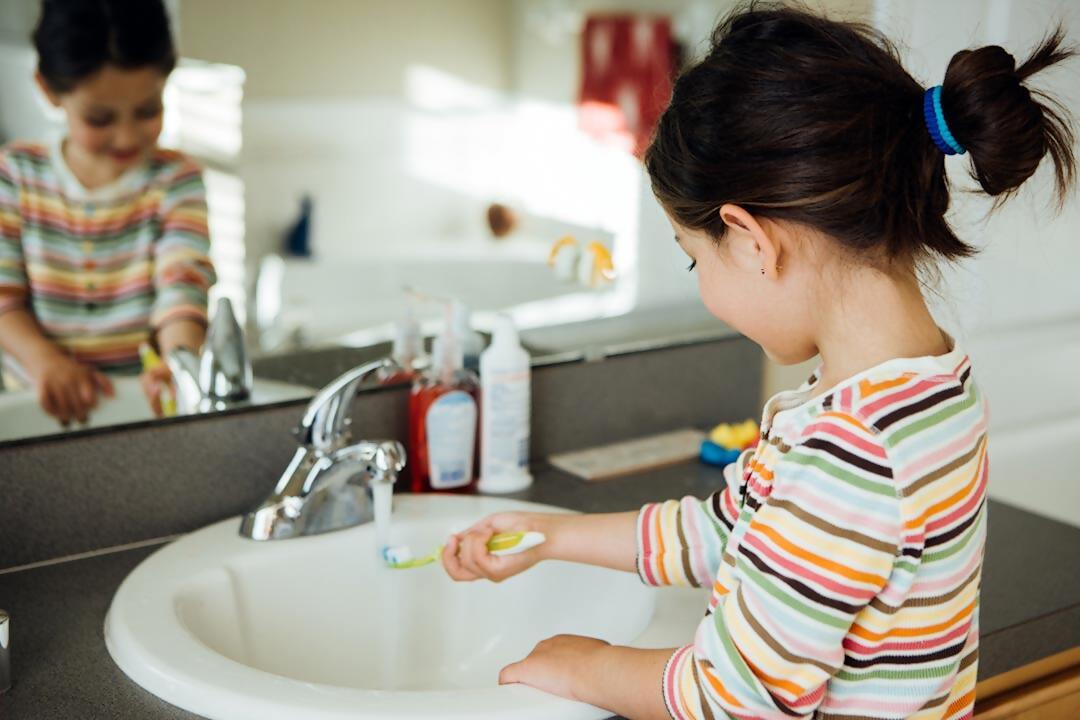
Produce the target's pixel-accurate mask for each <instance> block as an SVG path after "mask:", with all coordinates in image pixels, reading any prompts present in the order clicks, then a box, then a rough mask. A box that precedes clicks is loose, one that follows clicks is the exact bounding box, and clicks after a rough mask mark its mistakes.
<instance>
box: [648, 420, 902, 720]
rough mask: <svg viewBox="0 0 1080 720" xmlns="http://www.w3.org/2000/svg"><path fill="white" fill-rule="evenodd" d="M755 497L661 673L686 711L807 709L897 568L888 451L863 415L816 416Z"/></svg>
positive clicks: (897, 520) (787, 712)
mask: <svg viewBox="0 0 1080 720" xmlns="http://www.w3.org/2000/svg"><path fill="white" fill-rule="evenodd" d="M758 503H759V500H758V499H757V498H754V497H750V498H748V499H747V501H746V503H745V504H746V508H744V513H745V512H752V518H749V522H748V523H746V532H745V534H742V535H741V537H739V538H738V540H737V541H736V542H737V547H734V548H733V547H730V546H729V547H728V548H727V552H726V553H725V556H724V559H723V563H724V565H723V567H722V568H721V571H720V578H719V580H722V581H723V584H724V585H726V586H727V587H726V588H725V589H724V594H723V595H722V596H721V597H720V598H719V602H718V603H717V605H716V607H715V610H714V611H713V612H711V613H709V614H708V615H707V616H706V617H705V619H704V620H703V621H702V622H701V624H700V625H699V626H698V630H697V633H696V635H695V638H694V642H693V644H692V645H688V646H686V647H683V648H680V649H679V650H678V651H676V652H675V654H674V655H672V657H671V659H670V660H669V662H668V665H667V667H666V669H665V671H664V681H663V687H664V695H665V700H666V702H667V705H668V709H669V711H670V712H671V714H672V716H673V717H674V718H676V719H677V720H682V719H683V718H695V719H696V718H712V717H727V716H728V715H730V716H732V717H736V718H784V719H785V720H788V719H789V718H792V717H803V718H809V717H810V716H811V715H812V714H813V713H814V712H815V710H816V709H817V707H818V706H819V705H820V704H821V702H822V700H823V698H824V697H825V690H826V686H827V684H828V682H829V680H830V678H832V677H833V675H835V674H836V673H837V672H838V671H839V669H840V668H841V666H842V665H843V663H844V658H845V637H846V636H847V635H848V634H849V633H850V632H855V631H857V630H858V627H857V626H858V625H859V623H860V617H861V614H862V613H863V612H864V610H865V609H866V608H867V607H868V605H869V604H870V602H871V600H872V599H873V598H874V597H875V596H876V595H877V594H878V593H879V592H880V591H881V590H882V588H884V587H885V585H886V583H887V582H888V578H889V575H890V573H891V572H892V568H893V563H894V561H895V559H896V557H897V553H898V547H899V542H900V533H901V514H900V500H899V499H898V496H897V494H896V490H895V487H894V484H893V477H892V469H891V465H890V462H889V460H888V457H887V454H886V452H885V449H884V448H883V446H882V445H881V443H880V441H879V440H878V438H877V436H876V434H875V433H873V432H872V431H871V430H869V429H868V428H866V427H865V426H864V425H863V424H862V423H860V422H859V421H858V420H857V419H855V418H854V417H852V416H850V415H847V414H842V413H837V412H825V413H822V414H821V415H820V416H818V417H817V418H816V419H815V422H814V423H813V424H811V425H810V426H809V427H808V428H807V429H806V431H805V433H804V434H803V435H802V441H801V442H800V443H799V444H797V445H796V446H795V447H792V448H791V449H790V450H788V451H787V452H786V453H784V454H783V455H782V456H781V457H779V458H778V460H777V462H776V464H775V466H774V471H773V478H772V484H771V490H770V491H769V492H767V493H764V497H762V498H761V499H760V504H758ZM755 506H756V509H755ZM732 544H735V543H732ZM871 630H872V628H871V629H870V630H867V631H868V632H869V631H871Z"/></svg>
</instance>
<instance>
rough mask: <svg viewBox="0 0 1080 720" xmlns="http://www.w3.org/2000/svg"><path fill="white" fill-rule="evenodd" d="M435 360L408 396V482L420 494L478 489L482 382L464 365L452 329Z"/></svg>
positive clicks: (437, 344)
mask: <svg viewBox="0 0 1080 720" xmlns="http://www.w3.org/2000/svg"><path fill="white" fill-rule="evenodd" d="M433 359H434V366H433V367H432V369H431V370H430V371H428V372H425V373H423V374H421V375H420V376H419V377H418V378H417V379H416V381H415V382H414V383H413V389H412V394H411V396H410V398H409V451H408V452H409V463H408V465H409V468H410V470H409V472H410V480H411V482H410V487H411V489H412V491H413V492H418V493H419V492H457V493H465V492H475V490H476V482H477V479H478V477H479V468H478V464H479V463H478V462H477V458H478V452H477V451H478V445H479V444H478V438H477V432H476V430H477V427H478V425H479V410H480V381H479V379H478V378H477V376H476V374H475V373H473V372H472V371H470V370H466V369H465V367H464V355H463V353H462V349H461V344H460V343H459V341H458V338H457V337H456V336H455V335H454V334H453V331H452V330H451V329H450V328H448V329H447V330H446V331H445V332H444V334H443V336H442V337H440V338H438V339H437V340H436V341H435V350H434V352H433Z"/></svg>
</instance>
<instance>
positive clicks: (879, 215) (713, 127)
mask: <svg viewBox="0 0 1080 720" xmlns="http://www.w3.org/2000/svg"><path fill="white" fill-rule="evenodd" d="M1062 42H1063V34H1062V31H1061V29H1060V28H1058V29H1057V30H1055V31H1054V32H1052V33H1051V34H1050V35H1049V36H1048V37H1047V38H1046V39H1045V40H1043V42H1042V43H1041V44H1040V45H1039V47H1038V48H1037V49H1036V50H1035V51H1034V52H1033V53H1032V54H1031V56H1030V57H1029V58H1028V59H1027V60H1025V61H1024V62H1023V63H1022V64H1021V65H1020V66H1019V67H1017V66H1016V61H1015V60H1014V59H1013V57H1012V55H1010V54H1009V53H1008V52H1007V51H1006V50H1005V49H1004V48H1001V47H998V46H989V47H982V48H978V49H976V50H964V51H961V52H958V53H957V54H956V55H954V56H953V58H952V60H951V61H950V62H949V67H948V70H947V71H946V73H945V80H944V82H943V83H942V90H941V104H942V109H943V113H944V116H945V118H946V121H947V123H948V126H949V129H950V130H951V131H952V134H953V136H954V137H955V138H956V140H957V141H958V142H959V143H960V144H961V145H963V146H964V147H965V148H967V150H968V154H969V155H970V157H971V174H972V176H973V177H974V178H975V179H976V180H977V181H978V183H979V185H980V186H981V187H982V189H983V190H984V191H986V192H987V193H989V194H990V195H994V196H998V198H999V199H1000V200H1004V199H1005V198H1007V197H1008V196H1009V195H1010V194H1011V193H1013V192H1014V191H1015V190H1016V189H1017V188H1018V187H1019V186H1020V185H1021V184H1022V183H1023V182H1024V181H1025V180H1027V179H1028V178H1029V177H1031V175H1032V174H1033V173H1034V172H1035V169H1036V168H1037V167H1038V166H1039V163H1040V161H1041V160H1042V159H1043V157H1044V156H1045V155H1049V156H1050V158H1051V160H1052V161H1053V164H1054V173H1055V180H1056V187H1057V197H1058V202H1059V205H1060V204H1061V203H1062V202H1064V198H1065V196H1066V194H1067V192H1068V190H1069V188H1070V186H1071V185H1072V182H1073V179H1074V165H1075V160H1074V157H1073V133H1072V128H1071V126H1070V124H1069V118H1068V114H1067V112H1066V111H1065V110H1064V109H1063V108H1062V106H1061V105H1060V104H1059V103H1058V102H1056V101H1055V100H1054V99H1053V98H1050V97H1048V96H1046V95H1045V94H1043V93H1040V92H1039V91H1037V90H1032V89H1029V88H1028V87H1027V86H1026V85H1025V84H1024V81H1026V80H1027V79H1028V78H1029V77H1031V76H1032V75H1033V74H1035V73H1036V72H1038V71H1039V70H1042V69H1044V68H1046V67H1049V66H1051V65H1053V64H1055V63H1057V62H1059V61H1061V60H1064V59H1065V58H1067V57H1069V56H1071V55H1073V54H1074V50H1073V49H1072V48H1065V47H1063V45H1062ZM924 90H925V88H923V87H922V85H920V84H919V83H918V82H916V81H915V79H914V78H912V77H911V75H910V74H908V72H907V71H906V70H905V69H904V68H903V66H902V65H901V63H900V59H899V54H898V52H897V50H896V48H895V47H894V46H893V45H892V44H891V43H890V42H889V41H888V40H887V39H886V38H885V37H883V36H882V35H881V34H880V33H878V32H877V31H875V30H873V29H872V28H869V27H867V26H865V25H859V24H855V23H846V22H837V21H833V20H828V19H825V18H823V17H819V16H817V15H813V14H811V13H809V12H805V11H803V10H799V9H794V8H791V7H787V6H782V5H781V6H776V5H770V6H762V5H761V4H753V5H751V6H749V7H747V8H744V9H741V10H738V11H736V12H735V13H733V14H732V15H730V16H729V17H728V18H727V19H726V20H724V21H722V22H721V23H720V25H719V26H718V27H717V28H716V30H715V32H714V34H713V38H712V47H711V49H710V51H709V53H708V55H707V57H705V59H704V60H702V61H701V62H699V63H697V64H696V65H694V66H692V67H690V68H689V69H688V70H686V71H685V72H684V73H683V74H682V75H681V76H680V77H679V79H678V80H677V81H676V83H675V88H674V92H673V93H672V99H671V104H670V106H669V107H668V108H667V110H666V111H665V112H664V114H663V116H662V117H661V119H660V122H659V125H658V127H657V130H656V134H655V136H654V138H653V142H652V144H651V146H650V147H649V149H648V151H647V152H646V154H645V166H646V168H647V170H648V172H649V175H650V177H651V179H652V187H653V192H654V193H655V194H656V196H657V198H658V199H659V201H660V203H661V205H662V206H663V207H664V209H665V210H666V211H667V212H668V213H669V214H670V215H671V216H672V218H673V219H674V220H675V221H676V222H678V223H679V224H680V225H682V226H684V227H688V228H692V229H696V230H704V231H706V232H707V233H708V234H709V235H711V236H712V237H714V238H717V239H719V238H720V237H722V236H723V234H724V228H725V226H724V223H723V221H722V219H721V218H720V216H719V212H718V210H719V209H720V206H721V205H723V204H724V203H735V204H738V205H741V206H743V207H745V208H746V209H747V210H748V211H750V212H752V213H754V214H756V215H759V216H762V217H766V218H771V219H775V220H787V221H794V222H798V223H802V224H804V225H807V226H809V227H812V228H815V229H817V230H819V231H821V232H824V233H825V234H827V235H829V236H831V237H833V238H835V239H836V240H837V241H839V242H840V243H842V244H843V245H844V246H846V247H848V248H851V249H853V250H856V251H860V253H861V254H862V255H863V256H865V257H868V258H869V257H873V258H877V259H879V260H885V261H889V262H891V261H895V260H901V261H908V260H910V261H919V260H922V259H925V258H927V257H928V256H932V255H937V256H940V257H942V258H945V259H949V260H952V259H957V258H962V257H966V256H969V255H972V254H973V253H974V252H975V250H974V248H973V247H972V246H970V245H968V244H967V243H965V242H964V241H962V240H961V239H960V238H958V237H957V236H956V234H955V233H954V232H953V231H952V229H951V228H950V227H949V224H948V222H946V220H945V212H946V210H947V209H948V207H949V183H948V179H947V178H946V176H945V156H944V155H943V154H942V152H941V151H940V150H939V149H938V148H937V146H935V145H934V143H933V140H932V139H931V138H930V134H929V133H928V132H927V129H926V125H925V123H924V120H923V113H922V108H923V92H924Z"/></svg>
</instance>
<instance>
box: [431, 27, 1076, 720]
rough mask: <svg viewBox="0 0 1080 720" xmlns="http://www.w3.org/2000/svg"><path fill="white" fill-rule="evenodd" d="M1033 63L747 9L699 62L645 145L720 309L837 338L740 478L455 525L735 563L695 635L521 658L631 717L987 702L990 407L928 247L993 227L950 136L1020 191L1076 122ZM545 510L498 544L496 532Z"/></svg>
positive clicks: (681, 581) (628, 556) (509, 562)
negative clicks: (1044, 87) (965, 183)
mask: <svg viewBox="0 0 1080 720" xmlns="http://www.w3.org/2000/svg"><path fill="white" fill-rule="evenodd" d="M1060 42H1061V37H1060V32H1058V33H1055V34H1054V35H1053V36H1052V37H1051V38H1050V39H1048V40H1047V41H1045V42H1044V43H1043V44H1042V45H1041V46H1040V47H1039V48H1038V49H1037V50H1036V51H1035V52H1034V54H1033V55H1032V56H1031V57H1030V58H1029V59H1028V60H1027V61H1025V62H1024V63H1022V64H1021V65H1020V66H1019V67H1017V66H1016V64H1015V62H1014V60H1013V58H1012V56H1010V55H1009V54H1008V53H1007V52H1006V51H1005V50H1004V49H1002V48H1000V47H984V48H980V49H977V50H973V51H963V52H960V53H957V54H956V55H955V56H954V57H953V58H952V60H951V62H950V63H949V67H948V69H947V71H946V73H945V80H944V83H943V85H942V86H941V87H940V88H933V89H930V90H924V89H923V88H922V87H921V86H920V85H919V84H918V83H917V82H916V81H915V80H914V79H913V78H912V77H911V76H910V75H909V74H908V73H907V72H905V70H904V69H903V68H902V67H901V65H900V63H899V61H898V59H897V53H896V51H895V50H894V49H893V48H892V46H891V45H889V43H888V42H887V41H885V40H884V39H883V38H881V37H879V36H878V35H876V34H875V33H874V32H873V31H871V30H870V29H868V28H865V27H861V26H856V25H851V24H843V23H838V22H832V21H828V20H825V19H822V18H819V17H815V16H813V15H810V14H806V13H804V12H800V11H796V10H790V9H783V8H781V9H766V10H760V9H759V10H754V9H752V10H748V11H742V12H738V13H736V14H735V15H733V16H732V17H730V18H729V19H728V20H727V21H725V22H724V23H722V24H721V26H720V27H719V28H718V29H717V30H716V32H715V35H714V38H713V45H712V48H711V52H710V53H709V55H708V57H706V58H705V59H704V60H703V61H702V62H700V63H699V64H697V65H696V66H695V67H693V68H691V69H690V70H688V71H687V72H686V73H685V74H683V76H682V77H681V78H680V79H679V80H678V82H677V84H676V86H675V89H674V94H673V97H672V100H671V105H670V107H669V108H668V109H667V111H666V112H665V113H664V116H663V117H662V119H661V120H660V124H659V127H658V129H657V132H656V136H655V139H654V140H653V144H652V147H651V148H650V149H649V151H648V153H647V155H646V158H645V164H646V167H647V169H648V172H649V174H650V176H651V179H652V186H653V190H654V192H655V194H656V196H657V198H658V199H659V201H660V203H661V205H662V206H663V208H664V210H665V211H666V213H667V215H668V216H669V219H670V220H671V224H672V227H673V228H674V229H675V238H676V241H677V242H678V243H679V244H680V246H681V247H682V249H683V250H684V251H685V252H686V254H687V255H689V257H690V258H691V261H692V262H691V268H694V267H696V269H697V272H698V273H699V277H698V280H699V286H700V291H701V297H702V299H703V301H704V302H705V305H706V306H707V307H708V308H709V310H710V311H712V312H713V313H714V314H715V315H716V316H717V317H719V318H721V319H722V320H724V321H725V322H727V323H728V324H730V325H731V326H733V327H735V328H737V329H739V330H740V331H741V332H743V333H744V334H745V335H746V336H747V337H749V338H751V339H753V340H754V341H755V342H757V343H759V344H760V345H761V346H762V347H763V348H764V350H765V352H766V353H767V354H768V355H769V356H770V357H772V358H773V359H775V360H777V361H778V362H781V363H796V362H801V361H804V360H806V359H808V358H810V357H813V356H814V355H815V354H820V355H821V358H822V361H823V362H822V365H821V367H820V368H819V370H818V371H817V372H816V373H815V374H814V376H813V377H811V378H810V380H809V381H808V382H807V383H806V384H805V385H804V386H803V387H801V388H799V389H798V390H795V391H789V392H782V393H780V394H778V395H777V396H775V397H774V398H772V399H771V400H770V401H769V402H768V403H767V404H766V406H765V409H764V413H763V418H762V423H761V441H760V442H759V443H758V446H757V447H756V448H755V449H753V450H748V451H746V452H745V453H743V455H742V457H741V458H740V459H739V461H738V462H737V463H735V464H734V465H732V466H729V467H728V468H727V472H726V473H725V477H726V479H727V487H725V488H724V489H723V490H721V491H720V492H717V493H716V494H714V495H713V496H711V497H709V498H707V499H706V500H704V501H702V500H697V499H694V498H684V499H683V500H681V501H675V500H672V501H668V502H665V503H659V504H654V505H648V506H646V507H644V508H642V509H641V511H640V512H638V513H625V514H612V515H584V516H569V517H564V516H561V515H560V516H546V515H537V514H517V513H511V514H500V515H495V516H492V517H489V518H487V519H485V520H483V521H482V522H480V523H478V524H477V525H476V526H474V527H473V528H471V529H469V530H468V531H466V532H465V533H462V534H460V535H458V536H455V537H454V538H452V539H451V541H450V542H449V543H448V544H447V546H446V550H445V553H444V555H443V563H444V565H445V567H446V569H447V571H448V572H449V573H450V575H451V576H452V577H454V578H455V579H458V580H473V579H476V578H488V579H491V580H496V581H498V580H502V579H504V578H507V577H510V576H512V575H514V574H516V573H520V572H522V571H524V570H525V569H527V568H529V567H530V566H532V565H533V564H535V563H536V562H539V561H540V560H544V559H552V558H557V559H561V560H571V561H578V562H585V563H591V564H595V565H600V566H604V567H609V568H616V569H620V570H626V571H630V572H637V573H638V574H640V576H641V578H642V580H643V581H644V582H646V583H648V584H650V585H667V584H678V585H693V586H697V587H703V588H711V599H710V601H709V604H708V609H707V614H706V616H705V618H704V620H702V622H701V624H700V626H699V627H698V630H697V633H696V635H695V636H694V637H693V638H687V642H688V644H687V645H686V646H684V647H681V648H678V649H669V650H637V649H631V648H625V647H614V646H610V645H608V644H606V643H604V642H602V641H599V640H594V639H590V638H583V637H572V636H560V637H555V638H552V639H550V640H546V641H544V642H542V643H540V645H538V646H537V647H536V649H535V650H534V651H533V652H532V653H531V654H530V655H529V656H528V657H527V658H525V659H524V660H522V661H521V662H518V663H515V664H513V665H510V666H508V667H507V668H505V669H504V670H503V671H502V673H501V675H500V678H499V682H500V683H525V684H528V685H532V686H534V687H537V688H540V689H541V690H545V691H547V692H551V693H555V694H558V695H563V696H566V697H569V698H574V699H578V700H582V701H584V702H588V703H591V704H593V705H597V706H599V707H603V708H607V709H610V710H611V711H613V712H616V713H619V714H621V715H624V716H626V717H629V718H667V717H668V716H669V715H670V716H672V717H674V718H678V719H682V718H720V717H729V716H730V717H735V718H784V719H785V720H788V719H789V718H793V717H805V718H809V717H815V718H855V717H860V718H908V717H914V718H965V717H971V714H972V708H973V704H974V688H975V675H976V664H977V658H978V644H979V632H978V608H979V581H980V572H981V567H982V555H983V544H984V539H985V534H986V505H985V497H986V481H987V440H986V405H985V399H984V398H983V396H982V394H981V393H980V391H979V389H978V386H977V385H976V384H975V382H974V380H973V376H972V369H971V363H970V361H969V360H968V358H967V356H965V354H964V353H963V351H961V350H960V349H958V348H956V347H955V346H954V345H953V342H952V340H951V339H950V338H949V337H948V336H947V335H945V333H943V332H942V331H941V330H940V329H939V328H938V327H937V325H936V324H935V323H934V320H933V318H932V317H931V315H930V312H929V311H928V310H927V307H926V304H925V302H924V301H923V297H922V294H921V292H920V283H919V280H918V277H917V272H916V271H917V269H918V268H919V266H920V264H922V263H925V262H929V261H930V260H933V259H935V258H940V259H945V260H952V259H956V258H961V257H965V256H968V255H971V254H972V253H973V252H974V250H973V248H972V247H971V246H969V245H967V244H965V243H964V242H963V241H962V240H960V239H959V238H958V237H957V236H956V235H955V234H954V233H953V231H952V230H951V229H950V227H949V225H948V223H947V222H946V220H945V212H946V210H947V208H948V204H949V188H948V184H947V180H946V176H945V163H944V157H945V155H946V154H954V153H961V154H963V153H965V152H966V153H968V154H969V155H970V157H971V163H972V171H973V175H974V177H975V179H976V180H977V181H978V182H979V184H980V185H981V186H982V188H983V190H985V191H986V192H987V193H989V194H991V195H994V196H998V197H1007V196H1008V195H1009V194H1010V193H1012V192H1013V191H1015V190H1016V189H1017V188H1018V187H1019V186H1020V184H1021V183H1023V182H1024V180H1026V179H1027V178H1028V177H1030V176H1031V175H1032V174H1033V173H1034V172H1035V169H1036V167H1038V165H1039V163H1040V160H1041V159H1042V158H1043V156H1044V155H1047V154H1049V155H1050V156H1051V158H1052V160H1053V164H1054V169H1055V171H1056V179H1057V187H1058V190H1059V192H1060V193H1061V194H1062V195H1061V197H1063V195H1064V193H1065V191H1066V190H1067V188H1068V186H1069V184H1070V182H1071V180H1072V177H1073V162H1074V161H1073V158H1072V155H1071V152H1072V150H1071V148H1072V134H1071V131H1070V128H1069V126H1068V125H1067V124H1066V122H1065V120H1064V119H1063V118H1062V116H1060V115H1058V114H1055V112H1054V111H1053V110H1051V109H1050V108H1051V105H1050V103H1047V102H1046V101H1045V100H1040V96H1039V95H1038V94H1036V93H1034V92H1032V91H1029V90H1028V88H1027V87H1026V86H1025V84H1024V83H1025V81H1026V80H1027V79H1028V78H1029V77H1030V76H1031V75H1032V74H1033V73H1035V72H1037V71H1038V70H1041V69H1043V68H1045V67H1047V66H1048V65H1052V64H1053V63H1055V62H1057V61H1059V60H1061V59H1063V58H1064V57H1066V56H1067V55H1068V54H1069V53H1068V51H1065V50H1062V49H1061V48H1060ZM521 529H526V530H539V531H541V532H544V533H545V534H546V535H547V537H548V541H547V543H545V544H544V545H541V546H539V547H538V548H537V549H535V550H532V551H529V552H528V553H525V554H522V555H517V556H509V557H494V556H491V555H489V554H487V552H486V550H485V548H484V544H485V542H486V541H487V539H488V538H489V537H490V536H491V535H492V534H493V533H495V532H500V531H507V530H521Z"/></svg>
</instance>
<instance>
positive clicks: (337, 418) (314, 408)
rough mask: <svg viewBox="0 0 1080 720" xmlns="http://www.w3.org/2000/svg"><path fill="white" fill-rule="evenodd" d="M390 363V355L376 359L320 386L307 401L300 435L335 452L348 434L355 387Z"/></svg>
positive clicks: (312, 444) (308, 442)
mask: <svg viewBox="0 0 1080 720" xmlns="http://www.w3.org/2000/svg"><path fill="white" fill-rule="evenodd" d="M384 367H390V361H389V360H387V359H383V360H375V361H373V362H369V363H365V364H363V365H359V366H357V367H354V368H353V369H352V370H349V371H347V372H345V373H342V374H341V375H340V376H338V378H337V379H335V380H333V381H332V382H331V383H330V384H329V385H327V386H326V387H324V388H323V389H322V390H320V391H319V392H318V393H317V394H316V395H315V397H314V398H312V399H311V402H310V403H308V406H307V410H305V411H304V417H303V418H302V419H301V420H300V426H299V427H298V428H297V429H296V434H297V436H298V439H299V440H300V442H301V443H302V444H303V445H307V446H309V447H312V448H314V449H316V450H319V451H321V452H323V453H330V452H333V451H334V449H336V448H338V447H340V446H341V445H342V444H343V442H347V440H348V438H349V432H348V429H347V428H348V424H349V423H348V418H349V410H350V409H351V405H352V399H353V396H354V395H356V388H357V387H358V386H359V385H360V383H362V382H363V381H364V380H365V379H367V378H368V377H369V376H370V375H371V374H372V373H374V372H376V371H378V370H379V369H380V368H384Z"/></svg>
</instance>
